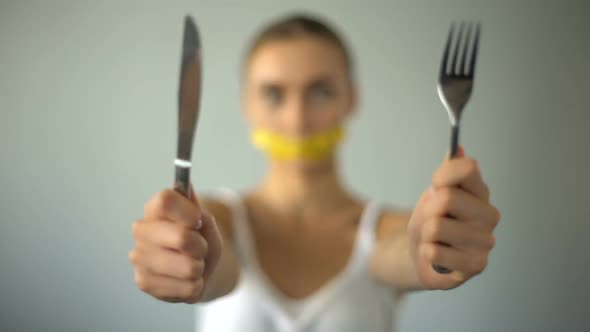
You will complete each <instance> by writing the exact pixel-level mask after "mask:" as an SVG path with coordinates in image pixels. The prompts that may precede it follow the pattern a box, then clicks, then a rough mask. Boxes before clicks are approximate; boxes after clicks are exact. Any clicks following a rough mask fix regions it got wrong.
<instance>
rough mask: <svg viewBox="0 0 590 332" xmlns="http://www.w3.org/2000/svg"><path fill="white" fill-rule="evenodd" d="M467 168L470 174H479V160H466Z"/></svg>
mask: <svg viewBox="0 0 590 332" xmlns="http://www.w3.org/2000/svg"><path fill="white" fill-rule="evenodd" d="M465 164H466V165H465V168H466V171H467V173H468V174H474V173H477V172H479V165H478V164H477V160H475V159H473V158H467V159H466V160H465Z"/></svg>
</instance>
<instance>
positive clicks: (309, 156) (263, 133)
mask: <svg viewBox="0 0 590 332" xmlns="http://www.w3.org/2000/svg"><path fill="white" fill-rule="evenodd" d="M343 138H344V129H343V128H342V127H336V128H333V129H330V130H327V131H325V132H322V133H318V134H314V135H310V136H308V137H305V138H301V139H294V138H289V137H285V136H283V135H280V134H276V133H273V132H271V131H269V130H266V129H255V130H254V131H253V132H252V143H253V144H254V146H256V147H257V148H259V149H260V150H262V151H264V152H266V153H267V154H268V155H269V156H270V157H271V158H272V159H275V160H282V161H286V160H297V159H305V160H312V161H316V160H321V159H324V158H326V157H328V156H329V155H331V154H332V153H333V152H334V150H335V149H336V146H337V145H338V144H339V143H340V142H341V141H342V140H343Z"/></svg>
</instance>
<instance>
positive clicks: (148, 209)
mask: <svg viewBox="0 0 590 332" xmlns="http://www.w3.org/2000/svg"><path fill="white" fill-rule="evenodd" d="M144 214H145V217H146V219H167V220H170V221H174V222H178V223H181V224H184V225H186V226H189V227H194V228H198V227H200V223H201V211H200V209H199V206H198V204H195V203H194V202H191V201H189V200H188V199H186V197H184V196H183V195H182V194H180V193H178V192H176V191H175V190H173V189H165V190H162V191H160V192H159V193H157V194H156V195H155V196H154V197H153V198H151V199H150V200H149V201H148V202H147V203H146V205H145V207H144Z"/></svg>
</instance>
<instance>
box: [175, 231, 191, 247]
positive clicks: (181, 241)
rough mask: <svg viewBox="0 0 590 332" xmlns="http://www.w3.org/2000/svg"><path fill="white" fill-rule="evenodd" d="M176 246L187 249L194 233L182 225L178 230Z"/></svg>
mask: <svg viewBox="0 0 590 332" xmlns="http://www.w3.org/2000/svg"><path fill="white" fill-rule="evenodd" d="M174 242H175V243H174V246H175V248H176V249H178V250H187V249H188V248H189V247H190V245H191V242H192V234H191V231H190V230H189V229H187V228H186V227H180V228H179V229H178V231H177V232H176V239H175V241H174Z"/></svg>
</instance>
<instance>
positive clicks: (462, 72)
mask: <svg viewBox="0 0 590 332" xmlns="http://www.w3.org/2000/svg"><path fill="white" fill-rule="evenodd" d="M472 27H473V24H468V25H467V34H466V35H465V42H464V43H463V55H462V56H461V68H460V69H459V75H467V73H466V72H465V64H466V62H467V49H468V48H469V41H470V38H469V37H471V28H472Z"/></svg>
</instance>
